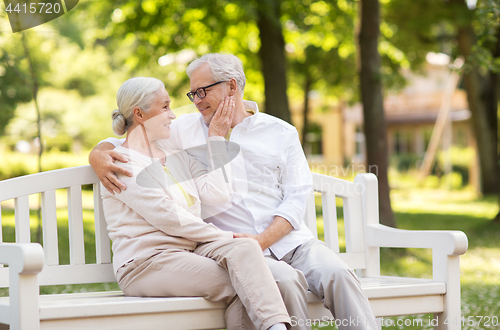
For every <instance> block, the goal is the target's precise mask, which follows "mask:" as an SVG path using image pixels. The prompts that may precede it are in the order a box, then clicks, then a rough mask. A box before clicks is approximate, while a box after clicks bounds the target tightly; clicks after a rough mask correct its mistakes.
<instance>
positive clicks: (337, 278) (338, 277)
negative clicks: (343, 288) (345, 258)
mask: <svg viewBox="0 0 500 330" xmlns="http://www.w3.org/2000/svg"><path fill="white" fill-rule="evenodd" d="M321 272H322V276H321V277H322V278H323V282H325V281H332V282H333V283H334V284H337V285H342V283H346V282H351V281H355V282H358V283H359V280H358V278H357V276H356V273H355V272H354V270H353V269H352V268H350V267H349V266H348V265H347V264H345V263H343V262H342V263H338V264H335V265H328V266H325V268H324V269H323V270H322V271H321Z"/></svg>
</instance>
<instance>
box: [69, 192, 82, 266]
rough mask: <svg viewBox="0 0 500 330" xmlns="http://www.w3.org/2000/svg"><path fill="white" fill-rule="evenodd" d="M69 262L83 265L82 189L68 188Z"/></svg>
mask: <svg viewBox="0 0 500 330" xmlns="http://www.w3.org/2000/svg"><path fill="white" fill-rule="evenodd" d="M68 229H69V262H70V264H71V265H82V264H85V244H84V242H85V240H84V231H83V208H82V187H81V186H71V187H69V188H68Z"/></svg>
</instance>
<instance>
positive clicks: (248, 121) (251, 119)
mask: <svg viewBox="0 0 500 330" xmlns="http://www.w3.org/2000/svg"><path fill="white" fill-rule="evenodd" d="M243 105H244V106H245V109H247V110H251V111H253V112H254V114H253V115H251V116H248V117H246V118H245V119H243V121H242V122H241V123H240V125H241V124H243V123H244V125H245V126H248V127H249V128H251V127H252V126H254V125H255V124H257V122H258V120H259V118H260V112H259V106H258V105H257V103H256V102H253V101H247V100H243Z"/></svg>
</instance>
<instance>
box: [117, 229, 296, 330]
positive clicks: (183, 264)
mask: <svg viewBox="0 0 500 330" xmlns="http://www.w3.org/2000/svg"><path fill="white" fill-rule="evenodd" d="M116 276H117V280H118V284H119V285H120V287H121V289H122V290H123V292H124V293H125V294H126V295H128V296H142V297H204V298H205V299H207V300H210V301H223V302H225V303H227V304H229V307H228V308H227V310H226V326H227V329H228V330H229V329H255V328H256V329H259V330H266V329H268V328H269V327H271V326H272V325H274V324H276V323H279V322H283V323H287V324H289V323H290V317H289V316H288V314H287V311H286V308H285V305H284V303H283V300H282V298H281V295H280V292H279V290H278V287H277V285H276V282H275V280H274V278H273V276H272V274H271V271H270V270H269V268H268V267H267V265H266V262H265V261H264V257H263V254H262V250H261V248H260V246H259V244H258V243H257V241H255V240H253V239H247V238H238V239H229V240H219V241H215V242H209V243H203V244H200V245H198V247H197V248H196V249H195V250H194V251H193V252H189V251H186V250H183V249H175V248H172V249H166V250H159V251H158V254H156V255H154V256H150V257H148V258H142V260H141V259H135V260H132V261H131V262H129V263H127V264H126V265H124V266H122V267H121V268H120V269H118V271H117V275H116Z"/></svg>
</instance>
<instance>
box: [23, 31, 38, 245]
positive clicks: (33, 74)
mask: <svg viewBox="0 0 500 330" xmlns="http://www.w3.org/2000/svg"><path fill="white" fill-rule="evenodd" d="M25 33H26V32H21V41H22V44H23V48H24V55H25V56H26V59H27V60H28V63H29V69H30V75H31V79H32V86H31V87H32V91H33V102H34V103H35V110H36V125H37V128H38V142H39V143H40V147H39V149H38V172H39V173H41V172H42V154H43V142H42V116H41V113H40V108H39V106H38V88H39V84H38V77H37V75H36V70H35V67H34V66H33V61H32V59H31V55H30V51H29V46H28V42H27V41H26V35H25ZM41 206H42V196H41V195H39V196H38V210H37V218H38V226H37V231H36V241H37V242H38V243H41V242H42V217H41Z"/></svg>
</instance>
